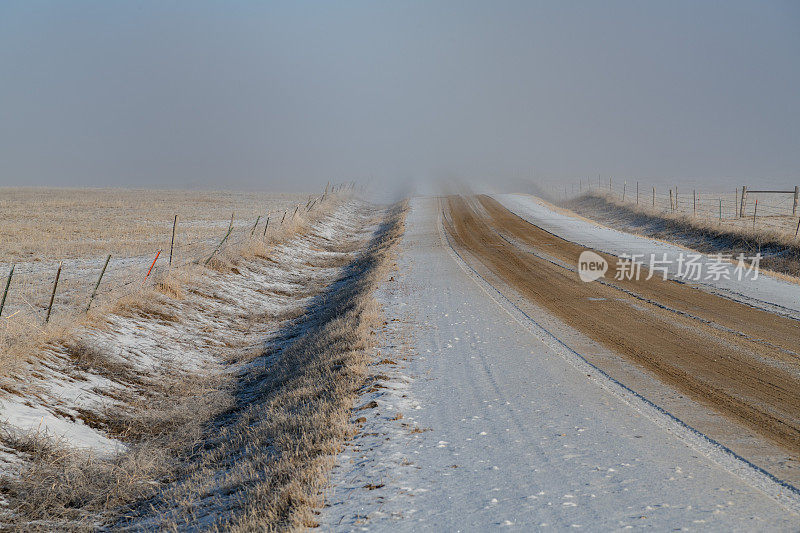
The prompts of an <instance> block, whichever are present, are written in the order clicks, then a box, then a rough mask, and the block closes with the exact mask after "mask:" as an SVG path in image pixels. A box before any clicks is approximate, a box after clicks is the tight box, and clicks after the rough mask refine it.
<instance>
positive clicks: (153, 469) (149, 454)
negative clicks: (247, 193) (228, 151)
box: [0, 206, 405, 531]
mask: <svg viewBox="0 0 800 533" xmlns="http://www.w3.org/2000/svg"><path fill="white" fill-rule="evenodd" d="M404 213H405V211H404V207H403V206H399V207H397V208H395V209H394V210H393V211H392V212H391V214H390V216H389V217H388V219H387V220H386V221H385V222H384V224H383V225H382V226H381V229H380V231H379V232H378V233H377V234H376V235H375V237H374V239H373V241H372V242H371V243H370V244H369V247H368V249H367V250H365V251H363V252H362V253H360V254H358V255H357V258H356V259H355V260H354V261H353V262H352V263H350V264H349V265H347V267H346V268H345V270H344V274H343V275H342V277H341V278H340V279H339V280H337V281H336V282H335V283H334V284H332V285H331V286H330V287H327V288H323V287H319V288H317V289H316V290H317V294H316V296H315V298H314V299H313V301H312V303H311V304H309V305H308V306H307V308H306V309H305V310H304V312H302V313H301V314H299V315H297V316H295V317H294V318H292V319H291V320H288V321H287V322H286V323H285V324H284V325H283V327H282V328H281V334H280V335H279V336H278V337H277V338H276V339H275V340H274V341H273V343H272V346H271V347H268V349H267V350H266V351H262V352H255V353H254V352H253V351H252V350H229V351H228V352H227V355H225V356H224V357H223V361H224V362H225V363H226V364H227V365H229V366H230V369H231V370H234V369H237V368H240V367H241V371H236V372H233V371H224V372H221V371H220V369H219V368H217V369H210V370H209V371H205V372H197V373H193V374H188V373H186V372H184V371H181V370H179V369H175V370H174V372H172V373H170V372H167V373H166V374H165V373H161V374H159V375H158V376H156V377H157V378H158V379H142V378H137V376H136V372H135V371H134V370H133V368H132V367H130V366H129V365H126V363H125V362H124V361H122V362H120V361H119V360H114V359H113V357H111V356H112V355H113V354H103V353H97V352H95V351H93V350H92V349H91V348H89V347H87V346H84V345H81V344H80V343H74V344H71V345H69V346H70V350H69V353H70V354H71V357H72V358H73V359H74V362H75V364H76V365H77V366H80V365H89V366H91V367H92V368H94V369H100V371H101V374H103V375H108V376H117V378H120V379H125V380H127V381H128V382H130V383H131V384H132V385H133V387H132V388H131V389H130V390H129V392H128V393H127V394H125V395H124V397H121V398H118V399H120V400H122V402H121V404H117V405H116V406H112V407H109V408H108V409H107V410H106V411H104V412H101V413H85V418H84V421H85V422H86V423H87V424H89V425H91V426H93V427H98V428H101V429H102V430H103V431H105V432H107V433H108V434H111V435H115V436H117V437H118V438H120V439H121V440H123V441H124V442H125V443H126V445H127V446H128V450H127V451H126V452H124V453H121V454H119V455H117V456H115V457H112V458H108V459H99V458H97V457H94V456H91V455H89V454H87V453H84V452H80V451H77V450H74V449H70V448H69V447H66V446H65V445H64V444H63V443H59V442H54V441H53V440H52V439H50V438H47V437H44V436H41V435H24V436H22V435H14V434H7V435H5V436H4V438H2V440H3V441H4V443H5V445H6V446H9V447H11V448H14V449H16V450H17V451H18V452H20V453H21V454H22V455H23V456H25V457H26V458H27V461H26V462H25V465H26V466H24V467H22V468H21V469H20V472H19V473H18V475H17V476H6V477H4V478H3V479H2V482H0V492H1V493H2V494H3V495H4V497H5V498H6V500H7V501H8V502H9V510H10V511H11V513H10V514H8V515H7V516H6V517H5V518H6V519H7V521H6V523H5V524H3V526H4V527H5V528H8V529H19V530H64V529H76V530H83V529H86V530H94V529H97V528H102V527H109V526H110V527H131V528H153V529H155V528H158V529H172V530H184V529H187V528H200V529H225V530H233V531H251V530H259V531H261V530H270V529H295V528H300V527H304V526H313V525H314V511H313V509H314V507H315V506H319V505H320V504H321V501H320V491H321V488H322V487H323V485H324V484H325V480H326V479H327V473H328V471H329V469H330V468H331V466H332V463H333V457H334V454H335V453H336V452H337V451H338V450H339V449H340V448H341V446H342V443H343V442H344V440H345V439H347V438H348V437H349V436H351V435H352V434H353V433H354V431H355V430H356V428H355V426H354V425H353V424H352V423H351V422H350V410H351V408H352V403H353V401H354V398H355V397H356V395H357V392H358V390H359V389H360V387H361V386H362V385H363V384H364V376H365V374H366V368H367V364H368V360H367V359H368V355H367V354H368V350H367V349H368V348H369V347H370V346H371V345H372V342H373V340H372V336H373V331H374V328H375V327H377V326H378V325H379V324H380V313H379V310H378V308H377V307H376V303H375V301H374V299H373V298H372V296H371V294H372V291H373V290H374V288H375V287H376V285H377V283H378V282H379V280H380V279H381V278H382V276H384V275H385V272H386V269H387V268H388V265H389V260H388V259H389V257H390V256H391V254H392V253H393V251H392V250H393V247H394V244H395V243H396V241H397V240H398V239H399V236H400V235H401V233H402V230H403V217H404ZM311 223H312V221H311V220H309V219H301V218H298V219H296V221H295V222H293V223H292V225H287V226H286V227H285V228H284V229H283V230H281V231H282V233H276V234H274V235H273V236H272V237H270V238H269V239H267V240H265V241H263V242H246V243H241V244H240V245H238V246H237V247H235V248H231V249H229V250H226V251H223V253H221V254H220V255H219V258H217V259H215V260H214V261H212V264H210V265H209V266H211V267H212V268H214V269H215V270H220V271H224V272H236V271H237V269H239V268H245V267H246V266H247V262H248V261H264V260H265V259H266V260H269V257H270V255H271V250H272V247H273V246H274V245H275V244H277V243H279V242H282V241H284V240H285V239H287V238H288V237H289V236H291V235H293V234H294V232H302V231H305V230H306V229H307V228H308V225H309V224H311ZM193 268H196V269H200V268H201V267H193ZM194 275H195V273H194V272H193V271H191V270H178V271H173V272H170V273H168V274H167V275H165V276H162V277H160V278H158V280H157V281H156V283H155V284H154V285H153V286H151V287H148V288H146V289H144V291H149V292H147V297H146V298H143V297H142V295H141V294H140V295H138V296H137V295H134V296H131V297H130V298H129V299H123V300H119V301H114V302H110V301H109V302H105V303H103V304H101V305H100V306H98V308H97V310H95V311H93V312H92V313H90V314H89V315H87V316H86V318H85V319H86V320H95V321H97V320H103V318H104V316H106V315H107V314H108V313H112V312H113V313H119V314H124V313H132V314H135V315H136V316H141V317H147V319H148V320H154V321H159V320H162V321H169V320H174V319H176V317H174V316H173V315H172V314H171V313H170V310H169V309H170V306H169V305H168V303H169V301H170V300H171V299H176V298H183V297H185V295H186V290H187V286H189V285H191V283H190V282H191V281H192V280H193V279H195V278H194V277H193V276H194ZM310 289H312V290H313V288H310ZM305 290H309V288H306V289H305ZM320 291H322V292H320ZM262 318H263V319H267V317H262ZM272 319H273V320H279V319H285V317H273V318H272ZM69 331H70V327H64V329H62V330H60V331H56V330H55V329H54V330H53V331H52V332H50V333H49V334H50V335H51V342H65V343H66V342H69V339H70V335H69ZM150 377H151V378H152V377H153V376H150ZM217 513H219V515H218V514H217Z"/></svg>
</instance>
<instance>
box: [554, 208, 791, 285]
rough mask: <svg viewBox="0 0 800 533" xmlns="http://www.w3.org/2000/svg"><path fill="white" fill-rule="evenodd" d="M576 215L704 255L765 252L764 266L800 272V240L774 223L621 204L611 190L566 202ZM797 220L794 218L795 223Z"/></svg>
mask: <svg viewBox="0 0 800 533" xmlns="http://www.w3.org/2000/svg"><path fill="white" fill-rule="evenodd" d="M563 207H565V208H567V209H570V210H572V211H574V212H575V213H577V214H579V215H581V216H584V217H586V218H589V219H591V220H596V221H598V222H601V223H603V224H605V225H607V226H610V227H614V228H616V229H621V230H624V231H629V232H631V233H635V234H639V235H644V236H647V237H651V238H656V239H662V240H665V241H670V242H674V243H677V244H680V245H682V246H686V247H687V248H691V249H693V250H698V251H700V252H704V253H721V254H733V255H734V256H735V255H738V254H739V253H743V254H745V256H747V257H750V256H753V255H755V254H756V253H758V252H761V254H762V256H763V258H762V259H761V268H764V269H767V270H770V271H773V272H777V273H779V274H783V275H786V276H795V277H796V276H800V241H798V240H796V239H795V238H794V235H793V234H790V233H787V232H785V231H782V230H777V229H774V228H773V227H772V226H765V225H761V226H759V225H756V229H755V230H753V229H752V226H750V225H747V224H738V225H737V224H732V223H731V222H730V221H723V223H719V221H718V220H713V219H709V218H706V217H699V216H697V217H695V216H691V215H688V214H685V213H674V214H673V213H670V212H663V211H659V210H657V209H656V210H654V209H652V207H648V206H645V205H638V206H637V205H636V204H631V203H622V202H621V201H619V200H618V199H617V198H615V197H613V196H610V195H607V194H603V193H600V194H597V193H591V194H586V195H583V196H580V197H578V198H575V199H573V200H570V201H568V202H566V203H564V204H563ZM795 224H796V222H795Z"/></svg>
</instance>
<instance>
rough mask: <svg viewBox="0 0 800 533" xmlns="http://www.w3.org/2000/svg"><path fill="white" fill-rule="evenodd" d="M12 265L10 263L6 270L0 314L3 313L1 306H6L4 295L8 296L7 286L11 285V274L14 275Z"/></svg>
mask: <svg viewBox="0 0 800 533" xmlns="http://www.w3.org/2000/svg"><path fill="white" fill-rule="evenodd" d="M14 266H15V265H13V264H12V265H11V270H9V271H8V279H7V280H6V289H5V290H4V291H3V300H2V301H0V315H2V314H3V307H5V306H6V297H7V296H8V287H10V286H11V276H13V275H14Z"/></svg>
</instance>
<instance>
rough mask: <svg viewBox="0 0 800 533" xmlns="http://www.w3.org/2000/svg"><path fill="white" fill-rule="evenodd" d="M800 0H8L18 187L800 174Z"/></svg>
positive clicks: (0, 88) (760, 179)
mask: <svg viewBox="0 0 800 533" xmlns="http://www.w3.org/2000/svg"><path fill="white" fill-rule="evenodd" d="M798 29H800V4H798V3H796V2H736V1H724V2H723V1H720V2H696V1H688V2H681V1H669V2H660V3H656V2H636V1H631V2H549V3H548V2H528V1H525V2H511V1H504V2H489V1H486V2H462V1H457V2H285V3H275V2H243V1H241V2H206V1H197V0H194V1H191V2H189V1H187V2H173V1H150V2H148V1H141V2H109V1H107V0H100V1H97V2H78V1H73V2H60V1H53V2H40V1H31V0H24V1H19V2H16V1H9V0H5V1H4V2H2V3H0V185H48V186H115V187H169V188H183V187H190V188H213V189H223V188H235V189H256V190H276V191H293V190H297V191H307V190H314V189H318V188H320V187H323V186H324V184H325V183H326V182H327V181H346V180H347V181H349V180H357V181H359V182H361V183H369V184H370V187H372V188H373V189H376V190H388V191H397V190H402V191H408V190H416V191H418V192H429V191H433V190H435V189H436V187H437V186H438V185H437V184H438V183H440V182H443V181H444V182H453V181H466V182H472V183H479V184H483V185H485V186H491V187H493V188H496V189H504V188H505V189H520V188H522V187H525V186H527V185H529V184H533V183H534V182H535V183H539V184H543V186H548V185H550V184H555V183H561V184H563V183H570V184H572V183H575V182H576V180H577V179H578V177H584V178H586V177H591V178H592V179H594V180H596V179H597V175H598V174H599V175H602V176H603V179H606V177H607V176H610V175H611V176H615V179H620V180H623V179H628V180H636V179H640V180H642V181H643V182H647V183H669V184H679V185H680V184H697V185H701V186H703V187H707V188H712V187H728V186H732V185H733V184H736V185H738V184H741V183H747V184H757V183H763V184H768V185H771V186H786V185H791V186H794V185H795V184H797V183H798V182H800V172H798V170H799V169H800V59H798V58H800V31H798Z"/></svg>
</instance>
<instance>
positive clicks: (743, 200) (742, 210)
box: [739, 185, 747, 218]
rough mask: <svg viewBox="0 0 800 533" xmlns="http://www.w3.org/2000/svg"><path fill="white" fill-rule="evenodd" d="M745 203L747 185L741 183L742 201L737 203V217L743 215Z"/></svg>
mask: <svg viewBox="0 0 800 533" xmlns="http://www.w3.org/2000/svg"><path fill="white" fill-rule="evenodd" d="M746 204H747V186H746V185H742V201H741V203H740V204H739V218H742V217H743V216H744V206H745V205H746Z"/></svg>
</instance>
